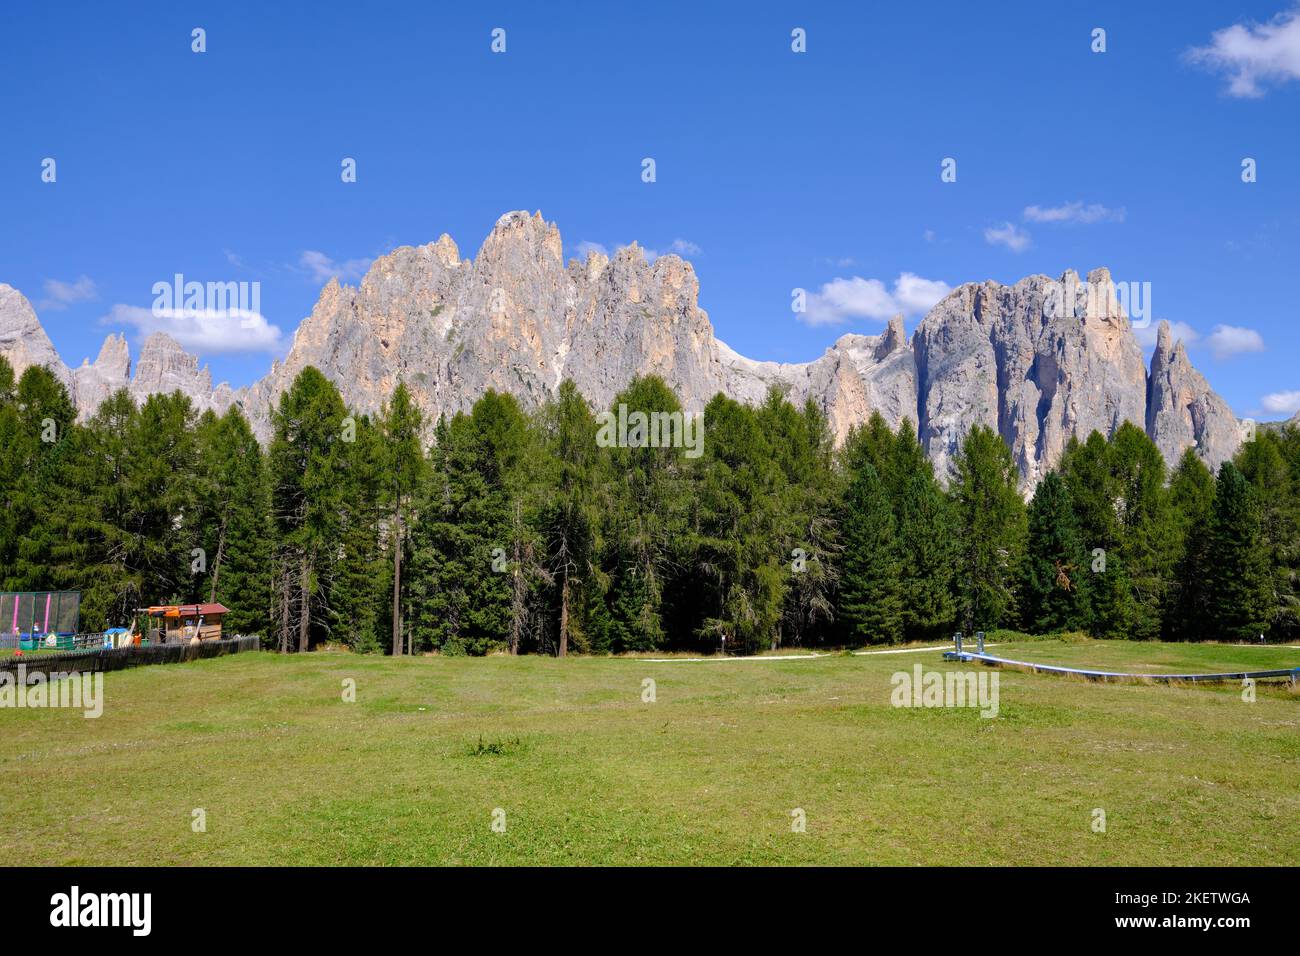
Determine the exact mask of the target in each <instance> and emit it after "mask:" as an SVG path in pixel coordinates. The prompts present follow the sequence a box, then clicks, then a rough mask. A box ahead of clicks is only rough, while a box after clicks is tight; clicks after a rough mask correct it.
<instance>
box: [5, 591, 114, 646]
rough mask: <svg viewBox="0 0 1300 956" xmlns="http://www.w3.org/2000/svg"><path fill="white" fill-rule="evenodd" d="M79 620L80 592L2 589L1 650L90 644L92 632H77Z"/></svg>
mask: <svg viewBox="0 0 1300 956" xmlns="http://www.w3.org/2000/svg"><path fill="white" fill-rule="evenodd" d="M80 622H81V592H80V591H4V592H0V649H9V650H37V649H45V650H73V649H75V648H77V647H83V646H88V644H87V639H89V638H90V637H91V635H81V634H79V633H78V625H79V624H80ZM96 637H97V635H96Z"/></svg>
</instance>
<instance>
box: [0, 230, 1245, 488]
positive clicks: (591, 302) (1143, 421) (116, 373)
mask: <svg viewBox="0 0 1300 956" xmlns="http://www.w3.org/2000/svg"><path fill="white" fill-rule="evenodd" d="M698 294H699V282H698V280H697V278H696V275H695V270H694V269H693V268H692V266H691V264H690V263H689V262H686V261H684V260H682V259H680V258H678V257H677V256H672V255H669V256H661V257H659V258H657V259H655V260H654V261H653V262H650V261H647V259H646V257H645V255H644V253H643V252H642V251H641V250H640V249H639V248H637V247H636V246H635V245H632V246H629V247H627V248H623V249H620V250H618V252H617V253H615V254H614V256H613V257H612V258H611V257H607V256H604V255H601V254H599V253H592V254H590V255H589V256H587V258H586V259H585V260H584V261H578V260H572V261H570V262H569V263H567V264H566V263H565V262H564V260H563V244H562V242H561V238H560V233H559V230H558V229H557V228H556V226H555V225H554V224H553V223H548V222H546V221H544V220H543V219H542V216H541V214H540V213H535V214H532V215H529V214H528V213H526V212H511V213H507V214H506V215H504V216H502V217H501V218H500V219H499V220H498V221H497V223H496V225H495V227H494V228H493V229H492V232H491V233H490V234H489V235H488V237H487V238H486V239H485V240H484V242H483V244H482V246H481V247H480V248H479V250H478V254H477V255H475V256H474V257H473V258H472V259H470V258H462V257H461V254H460V251H459V250H458V249H457V247H456V244H455V242H453V241H452V239H451V238H450V237H449V236H446V235H444V236H442V237H441V238H440V239H438V241H436V242H433V243H430V244H428V245H424V246H405V247H402V248H400V249H397V250H395V251H393V252H392V253H390V254H388V255H386V256H383V257H381V258H380V259H377V260H376V261H375V262H374V263H373V265H372V266H371V268H370V270H369V272H368V273H367V274H366V276H365V278H364V279H363V280H362V281H361V283H360V285H359V286H357V287H355V288H354V287H351V286H344V285H340V284H339V283H338V282H337V281H336V280H331V281H330V283H329V284H328V285H326V286H325V288H324V289H323V290H322V291H321V294H320V298H319V300H318V301H317V303H316V305H315V307H314V308H313V309H312V312H311V315H309V316H308V317H307V318H306V319H304V320H303V322H302V323H301V325H300V326H299V327H298V330H297V332H296V333H295V335H294V339H293V344H292V347H291V348H290V350H289V352H288V354H287V355H286V357H285V359H284V361H282V362H277V363H275V364H274V365H273V366H272V368H271V371H270V373H269V374H268V375H267V376H266V377H265V378H263V379H261V380H260V381H258V382H256V383H255V384H253V385H252V386H250V387H249V388H248V389H240V390H239V391H234V392H232V391H231V390H230V388H229V387H228V386H226V385H224V384H223V385H219V386H217V387H216V388H215V389H214V388H213V387H212V384H211V378H210V376H209V374H208V371H207V369H206V368H200V367H199V363H198V359H196V358H195V357H194V356H192V355H188V354H186V353H185V352H184V350H183V349H181V347H180V346H179V345H177V344H176V343H175V342H174V341H173V340H171V339H170V338H168V337H167V336H166V335H161V334H160V335H154V336H151V337H150V338H149V339H148V340H147V341H146V342H145V343H144V344H143V347H142V349H141V352H140V355H139V358H138V361H137V362H136V368H135V377H134V378H133V379H130V381H129V388H130V391H131V394H132V395H133V396H135V397H136V398H137V400H139V399H141V398H143V397H144V396H146V395H148V394H152V393H154V392H159V391H172V390H176V389H179V390H180V391H182V392H183V393H185V394H186V395H189V396H190V398H191V399H192V400H193V401H194V403H195V405H196V407H198V408H199V409H204V408H214V409H217V410H218V411H221V410H224V409H225V408H226V407H228V406H229V405H230V404H232V403H238V404H239V405H241V406H242V407H243V408H244V410H245V412H246V414H247V415H248V416H249V418H250V420H251V421H252V423H253V427H254V430H255V431H256V432H257V434H258V435H259V436H260V437H261V438H263V439H266V438H268V437H269V436H270V434H271V410H272V409H273V408H274V406H275V404H276V402H278V400H279V396H280V395H281V394H282V393H283V392H284V391H285V390H286V389H287V388H288V387H289V385H290V384H291V383H292V382H293V380H294V378H295V376H297V375H298V373H299V372H301V371H302V369H304V368H305V367H307V366H308V365H314V366H316V367H317V368H319V369H320V370H321V371H322V372H324V373H325V375H326V376H328V377H329V378H330V379H331V380H332V381H334V383H335V384H336V385H337V386H338V387H339V389H340V391H341V393H342V395H343V398H344V400H345V401H346V402H347V403H348V405H349V406H351V407H352V408H353V409H355V410H357V411H359V412H376V411H378V410H379V409H380V407H381V406H382V404H383V402H384V401H385V400H386V399H387V398H388V396H389V395H390V394H391V393H392V390H393V388H394V387H395V386H396V385H397V382H398V381H399V380H401V381H405V382H406V384H407V387H408V388H410V389H411V391H412V393H413V395H414V397H415V399H416V401H417V402H418V403H419V404H420V406H421V407H422V408H423V410H424V412H425V414H426V416H427V418H428V420H429V421H430V422H433V421H435V420H436V419H437V416H439V415H441V414H454V413H455V412H457V411H462V410H465V409H468V408H469V407H470V406H471V405H472V404H473V403H474V401H475V400H476V399H477V398H478V397H479V396H480V395H481V394H482V393H483V392H484V391H485V390H487V389H488V388H494V389H497V390H503V391H508V392H510V393H512V394H514V395H515V396H517V397H518V398H519V399H520V400H521V402H522V403H523V404H524V405H525V406H526V407H535V406H537V405H538V404H540V403H541V402H543V401H544V400H545V399H546V398H547V396H549V395H551V394H553V393H554V391H555V390H556V389H557V388H558V387H559V384H560V382H561V381H562V380H563V379H564V378H571V379H573V381H574V382H575V383H576V384H577V386H578V388H579V390H580V391H581V392H582V393H583V394H584V395H585V396H586V397H587V398H588V399H589V400H590V401H591V402H593V403H594V404H595V405H596V406H597V407H607V406H608V404H609V403H610V401H611V399H612V398H613V397H614V396H615V395H616V394H617V393H618V391H620V390H621V389H622V388H623V387H624V386H626V384H627V383H628V381H629V380H630V379H631V378H633V377H634V376H636V375H644V374H651V373H653V374H656V375H660V376H662V377H663V378H664V379H665V380H666V381H667V382H668V384H669V385H671V386H672V387H673V388H674V389H675V390H676V391H677V393H678V395H679V396H680V398H681V400H682V403H683V405H684V406H685V407H686V408H687V409H689V410H694V411H698V410H700V409H702V408H703V407H704V405H705V403H707V402H708V400H709V399H710V398H712V397H713V395H715V394H716V393H718V392H720V391H721V392H724V393H726V394H728V395H731V396H732V397H734V398H737V399H740V400H743V401H748V402H758V401H761V400H762V398H763V396H764V395H765V394H766V392H767V390H768V389H769V388H770V387H772V386H773V385H776V386H779V387H780V388H782V389H783V390H784V391H785V392H786V394H787V395H788V397H789V398H790V399H791V400H792V401H795V402H797V403H802V402H804V401H805V400H807V399H812V400H813V401H814V402H816V403H817V404H818V405H819V406H820V407H821V408H822V409H823V410H824V411H825V412H826V415H827V418H828V421H829V422H830V426H831V429H832V431H833V433H834V435H835V437H836V439H837V441H842V440H843V439H844V437H845V436H846V435H847V434H848V432H849V430H850V429H851V428H852V427H853V426H854V425H857V424H860V423H862V422H865V421H866V420H867V418H869V417H870V415H871V414H872V412H875V411H879V412H880V413H881V414H882V415H883V416H884V418H885V420H886V421H887V422H888V423H889V424H890V425H891V426H893V427H896V426H897V425H898V424H899V423H901V422H902V421H903V419H905V418H906V419H909V420H911V422H912V423H913V425H914V426H915V427H916V429H917V434H918V435H919V437H920V439H921V441H922V443H923V445H924V447H925V449H926V451H927V453H928V454H929V456H930V458H931V460H933V461H934V463H935V465H936V468H937V471H938V473H939V475H940V476H941V477H944V478H945V479H946V478H947V477H949V476H950V474H951V470H952V465H953V459H954V456H955V455H956V453H957V450H958V448H959V447H960V442H961V440H962V437H963V436H964V435H965V433H966V432H967V430H969V428H970V427H971V426H972V425H975V424H983V425H987V426H989V427H990V428H993V429H994V430H996V431H997V432H998V433H999V434H1001V435H1002V437H1003V438H1004V439H1005V440H1006V442H1007V444H1008V445H1009V446H1010V448H1011V450H1012V454H1013V455H1014V457H1015V461H1016V465H1017V467H1018V468H1019V470H1020V474H1021V478H1022V484H1023V486H1024V488H1025V489H1026V490H1029V489H1031V488H1032V487H1034V486H1035V485H1036V484H1037V482H1038V480H1039V479H1040V478H1041V477H1042V475H1043V474H1044V473H1045V472H1046V471H1047V470H1048V469H1049V468H1051V467H1052V466H1053V465H1054V464H1055V463H1056V461H1057V460H1058V459H1059V457H1060V454H1061V452H1062V450H1063V449H1064V447H1065V444H1066V442H1067V441H1068V440H1069V438H1070V437H1071V436H1072V435H1077V436H1079V437H1080V438H1083V437H1086V436H1087V435H1088V433H1089V432H1091V431H1092V430H1094V429H1096V430H1098V431H1100V432H1102V433H1103V434H1106V435H1109V434H1111V433H1112V432H1114V430H1115V429H1116V428H1118V427H1119V425H1120V423H1121V422H1123V421H1125V420H1128V421H1131V422H1133V423H1135V424H1137V425H1139V426H1142V427H1144V428H1145V429H1146V430H1147V433H1148V434H1149V435H1150V436H1151V437H1152V438H1153V440H1155V442H1156V444H1157V445H1158V446H1159V447H1160V449H1161V451H1162V452H1163V453H1164V455H1165V458H1166V461H1167V462H1168V463H1169V464H1171V465H1172V464H1173V462H1174V461H1175V460H1176V459H1177V458H1178V456H1179V455H1180V454H1181V453H1182V451H1183V449H1184V448H1187V447H1194V448H1196V450H1197V452H1198V453H1199V454H1200V455H1201V456H1202V457H1203V458H1204V459H1205V460H1206V461H1207V463H1208V464H1210V465H1211V466H1212V467H1217V465H1218V464H1219V463H1220V462H1221V461H1223V460H1224V459H1225V458H1227V457H1229V456H1231V454H1232V453H1233V451H1234V450H1235V449H1236V447H1237V444H1238V442H1239V440H1240V431H1239V428H1238V422H1237V420H1236V418H1235V417H1234V416H1233V414H1232V412H1231V410H1230V409H1229V408H1228V406H1227V404H1226V403H1225V402H1224V401H1223V399H1221V398H1220V397H1219V396H1218V395H1216V394H1215V393H1214V392H1213V391H1212V390H1211V389H1210V387H1209V385H1208V384H1207V383H1206V381H1205V379H1204V378H1203V377H1202V376H1201V375H1200V374H1199V373H1198V372H1197V371H1196V370H1195V369H1194V368H1192V366H1191V363H1190V362H1189V361H1188V359H1187V354H1186V351H1185V350H1184V349H1183V348H1182V346H1181V344H1179V345H1176V346H1175V345H1173V344H1172V343H1171V342H1170V337H1169V333H1168V329H1167V327H1162V329H1161V332H1160V340H1159V344H1158V345H1157V348H1156V352H1155V355H1154V357H1153V359H1152V365H1151V370H1150V374H1149V375H1148V372H1147V369H1146V368H1145V367H1144V362H1143V358H1142V350H1141V347H1140V346H1139V344H1138V342H1137V339H1136V338H1135V337H1134V335H1133V330H1132V327H1131V326H1130V323H1129V320H1128V318H1127V317H1126V316H1125V315H1124V314H1123V311H1122V309H1121V308H1120V306H1119V304H1118V303H1117V301H1116V299H1115V295H1114V292H1113V287H1112V285H1111V282H1110V276H1109V273H1108V272H1107V271H1106V270H1105V269H1097V270H1094V271H1093V272H1092V273H1090V274H1089V275H1088V277H1087V279H1086V280H1083V279H1080V278H1079V276H1078V275H1077V274H1076V273H1074V272H1072V271H1071V272H1066V273H1065V274H1064V275H1062V276H1061V277H1060V279H1050V278H1049V277H1047V276H1041V275H1040V276H1030V277H1028V278H1026V279H1022V280H1021V281H1019V282H1017V283H1016V284H1015V285H1011V286H1005V285H1001V284H999V283H996V282H991V281H990V282H983V283H968V284H966V285H963V286H960V287H958V288H956V289H954V290H953V291H952V292H951V293H950V294H949V295H948V296H947V297H946V298H945V299H944V300H943V301H942V302H940V303H938V304H937V305H936V306H935V307H934V308H933V309H932V310H931V311H930V313H929V314H928V315H927V316H926V317H925V318H924V319H923V320H922V321H921V323H920V325H919V326H918V328H917V329H916V331H915V333H914V334H913V335H912V338H911V340H910V341H909V340H908V338H907V336H906V335H905V332H904V328H903V319H902V317H901V316H896V317H895V318H894V319H892V320H891V321H890V322H889V324H888V326H887V327H886V328H885V330H884V331H883V332H882V333H881V334H879V335H859V334H849V335H845V336H843V337H841V338H840V339H839V340H838V341H837V342H836V343H835V344H834V345H833V346H832V347H831V348H829V349H827V350H826V352H825V353H824V354H823V355H821V356H820V357H819V358H817V359H815V360H813V361H811V362H806V363H799V364H780V363H776V362H758V361H753V360H751V359H748V358H745V357H743V356H741V355H739V354H737V353H736V352H734V351H733V350H732V349H730V348H728V347H727V346H726V345H725V344H724V343H722V342H720V341H718V340H717V339H716V338H715V337H714V334H713V326H712V324H711V323H710V321H709V317H708V315H707V314H706V313H705V312H704V310H703V309H701V308H700V307H699V304H698ZM0 354H5V355H6V356H8V357H9V358H10V361H11V362H13V363H14V364H15V365H16V366H18V368H19V371H20V372H21V369H22V368H23V367H26V365H30V364H47V365H50V367H51V368H53V369H54V370H55V372H56V374H58V375H59V376H60V377H61V378H62V379H63V380H64V381H65V382H67V383H68V386H69V388H70V389H71V390H72V392H73V396H74V398H75V400H76V401H77V404H78V408H79V410H80V411H81V413H82V414H83V415H88V414H90V413H91V412H92V411H93V409H94V408H95V407H97V405H98V403H99V402H100V401H102V400H103V398H104V397H106V396H107V395H108V394H109V393H110V392H111V391H112V390H113V389H115V388H119V387H122V386H123V385H127V384H128V373H129V371H130V356H129V354H128V352H127V347H126V342H125V340H124V339H122V338H121V337H120V336H110V337H109V339H108V341H106V342H105V343H104V347H103V349H102V350H101V352H100V355H99V358H98V359H97V360H96V361H95V362H94V363H93V364H91V363H89V362H87V363H85V364H83V365H82V367H81V368H79V369H77V370H76V371H75V372H73V371H70V370H69V369H67V368H66V367H65V366H64V365H63V363H62V362H61V361H59V358H58V356H57V355H56V354H55V352H54V348H53V346H52V345H51V344H50V341H49V338H48V337H47V336H46V335H45V332H44V330H43V329H42V328H41V326H40V323H39V321H37V319H36V315H35V313H34V312H33V311H32V309H31V306H30V304H29V303H28V302H27V300H26V299H24V298H23V297H22V295H21V294H19V293H18V292H17V291H16V290H13V289H10V288H9V287H8V286H3V285H0Z"/></svg>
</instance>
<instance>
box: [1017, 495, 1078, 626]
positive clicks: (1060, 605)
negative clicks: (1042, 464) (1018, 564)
mask: <svg viewBox="0 0 1300 956" xmlns="http://www.w3.org/2000/svg"><path fill="white" fill-rule="evenodd" d="M1090 573H1091V572H1090V570H1089V565H1088V559H1087V554H1086V552H1085V551H1084V550H1083V544H1082V543H1081V541H1080V538H1079V530H1078V527H1077V525H1076V524H1075V516H1074V509H1073V503H1072V502H1071V501H1070V491H1069V488H1068V487H1067V485H1066V483H1065V480H1064V479H1063V478H1061V476H1060V474H1059V473H1057V472H1055V471H1049V472H1048V473H1047V474H1046V475H1045V476H1044V477H1043V480H1042V481H1040V482H1039V483H1038V487H1037V488H1036V489H1035V491H1034V497H1033V500H1032V501H1030V503H1029V535H1028V543H1027V547H1026V560H1025V577H1024V586H1023V591H1022V593H1023V615H1024V622H1025V628H1026V630H1028V631H1030V632H1032V633H1037V634H1050V633H1054V632H1058V631H1065V630H1073V629H1076V628H1081V627H1084V626H1086V624H1087V621H1088V592H1089V575H1090Z"/></svg>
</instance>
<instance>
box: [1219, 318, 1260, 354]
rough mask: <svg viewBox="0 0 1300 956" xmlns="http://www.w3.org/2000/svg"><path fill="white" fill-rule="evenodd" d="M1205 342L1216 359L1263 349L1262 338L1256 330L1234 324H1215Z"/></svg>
mask: <svg viewBox="0 0 1300 956" xmlns="http://www.w3.org/2000/svg"><path fill="white" fill-rule="evenodd" d="M1205 343H1206V344H1207V345H1208V346H1209V347H1210V351H1211V352H1213V353H1214V357H1215V358H1216V359H1226V358H1232V357H1233V356H1234V355H1241V354H1243V353H1245V352H1262V351H1264V339H1263V337H1261V336H1260V334H1259V333H1258V332H1256V331H1255V330H1254V329H1244V328H1241V327H1240V326H1236V325H1216V326H1215V327H1214V331H1213V332H1211V333H1210V335H1209V337H1208V338H1207V339H1206V340H1205Z"/></svg>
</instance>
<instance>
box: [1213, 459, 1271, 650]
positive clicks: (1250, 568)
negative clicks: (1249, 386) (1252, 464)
mask: <svg viewBox="0 0 1300 956" xmlns="http://www.w3.org/2000/svg"><path fill="white" fill-rule="evenodd" d="M1206 556H1207V568H1206V571H1207V578H1208V580H1207V585H1208V592H1209V598H1208V601H1207V606H1206V621H1207V625H1208V631H1209V634H1210V636H1212V637H1214V638H1216V639H1219V640H1229V641H1245V640H1254V639H1256V638H1257V637H1258V636H1259V635H1260V634H1264V633H1266V632H1267V631H1268V624H1269V605H1270V601H1269V595H1270V587H1269V583H1270V582H1269V569H1268V555H1267V553H1266V551H1265V548H1264V539H1263V534H1262V532H1261V527H1260V507H1259V502H1258V500H1257V498H1256V495H1255V492H1254V491H1253V489H1252V488H1251V487H1250V484H1249V482H1247V481H1246V478H1245V476H1244V475H1243V474H1242V473H1241V472H1240V471H1238V470H1237V467H1236V466H1235V465H1233V464H1232V462H1224V463H1223V465H1221V466H1220V468H1219V480H1218V486H1217V488H1216V490H1215V494H1214V505H1213V506H1212V508H1211V511H1210V524H1209V533H1208V538H1207V548H1206Z"/></svg>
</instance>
